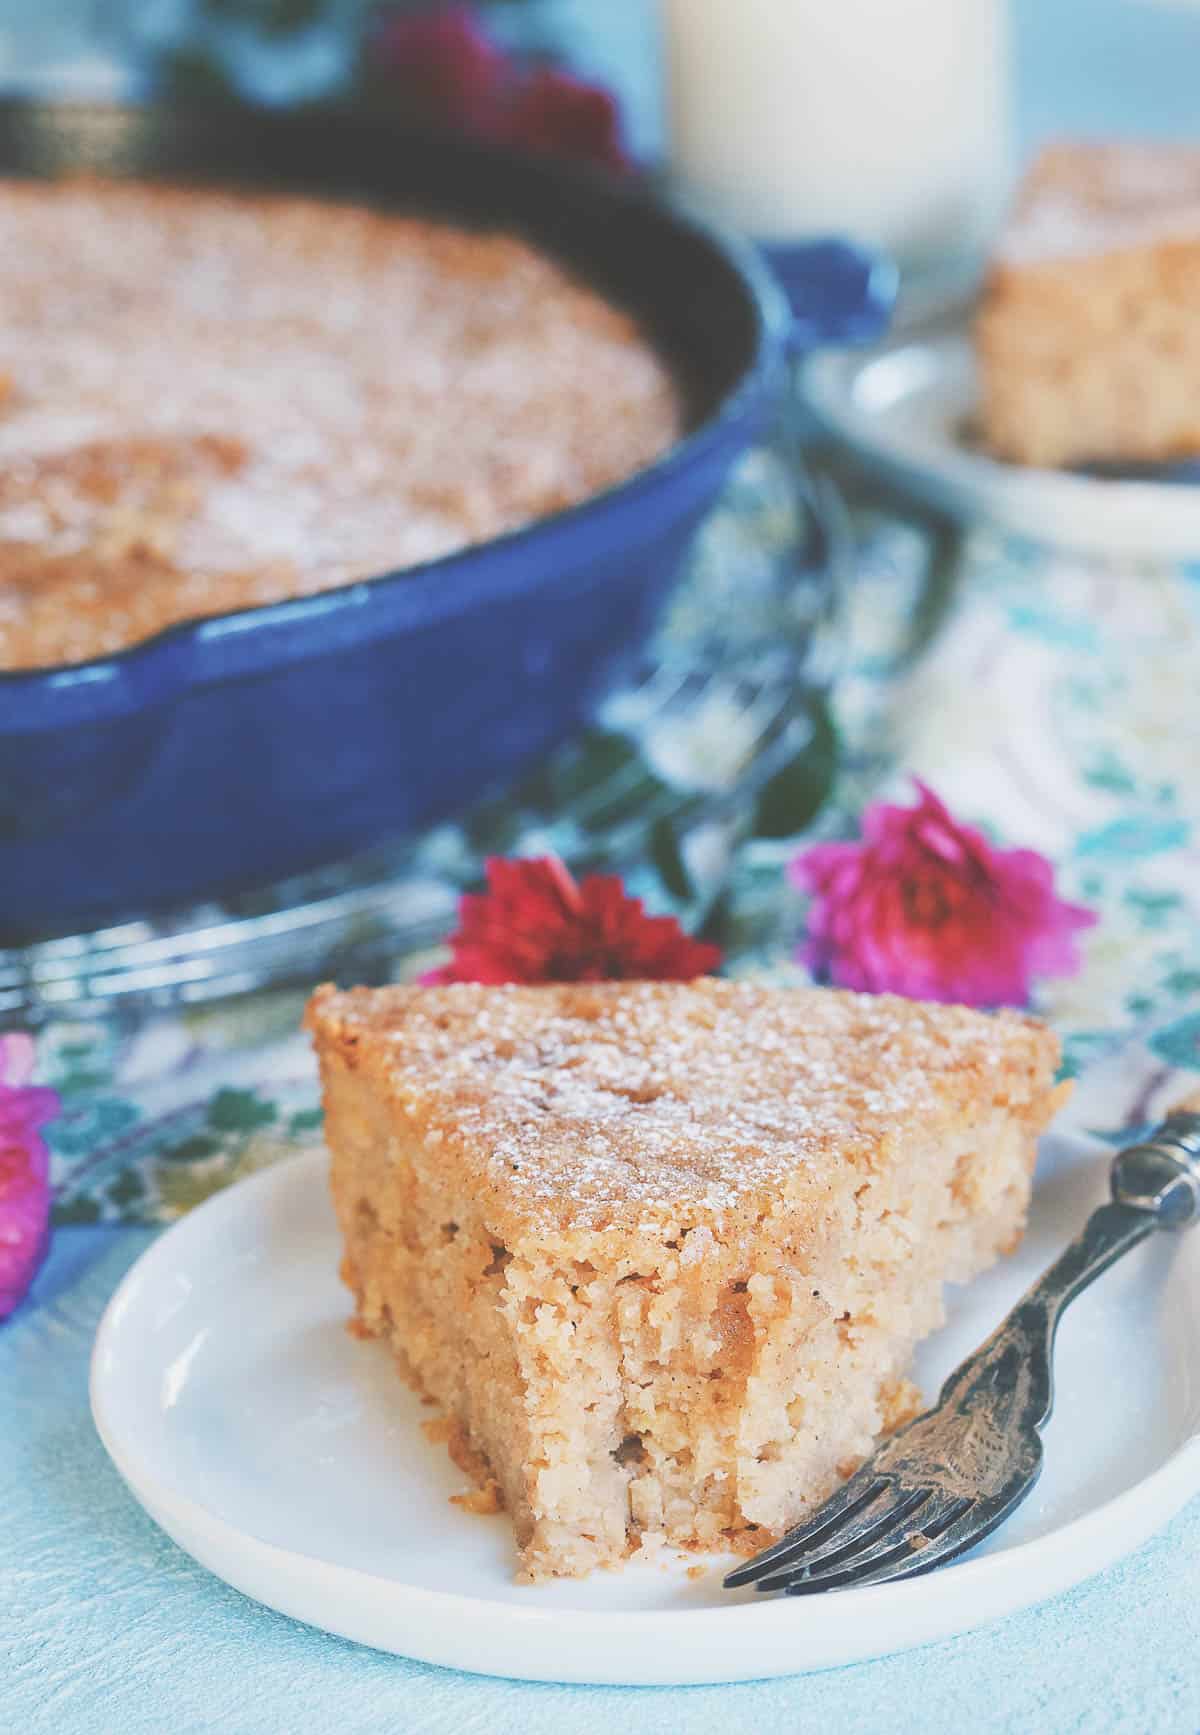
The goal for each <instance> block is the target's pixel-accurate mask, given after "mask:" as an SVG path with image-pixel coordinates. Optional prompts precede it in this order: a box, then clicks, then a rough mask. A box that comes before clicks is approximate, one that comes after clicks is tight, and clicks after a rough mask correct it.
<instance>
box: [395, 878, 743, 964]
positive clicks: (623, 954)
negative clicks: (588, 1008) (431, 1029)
mask: <svg viewBox="0 0 1200 1735" xmlns="http://www.w3.org/2000/svg"><path fill="white" fill-rule="evenodd" d="M450 946H451V948H452V949H453V953H454V957H453V960H452V961H451V962H450V963H449V964H447V965H446V966H445V968H444V969H441V970H433V971H431V972H430V973H429V975H427V976H426V977H424V978H423V980H424V981H425V982H426V983H427V984H429V985H433V984H435V983H438V982H611V981H630V980H642V981H655V982H689V981H691V980H692V979H693V978H694V977H696V976H706V975H708V974H709V972H710V971H712V970H715V969H716V968H717V965H718V964H719V963H720V962H721V954H720V951H719V950H718V948H717V947H716V946H710V945H708V944H707V943H706V942H705V941H702V940H693V939H691V938H690V937H689V936H688V935H687V934H685V933H684V931H683V929H682V928H681V927H680V926H679V923H678V922H677V921H676V920H675V918H674V917H673V916H648V915H647V914H646V912H645V910H644V909H643V907H642V902H641V899H640V898H631V897H630V896H629V895H628V893H627V892H626V891H625V888H624V886H623V885H622V884H621V882H620V880H619V879H617V877H616V875H615V874H588V875H587V876H586V877H585V878H584V879H582V880H579V881H576V880H575V878H574V876H573V875H572V874H571V873H570V871H569V870H568V869H567V868H566V867H565V866H564V865H563V863H562V862H561V861H559V859H558V857H557V856H552V855H549V856H543V857H541V858H539V859H537V860H530V861H506V860H505V859H504V858H503V857H502V856H493V857H492V859H491V860H490V861H489V862H488V864H487V891H486V892H482V893H479V894H478V895H476V894H474V893H470V892H468V893H467V895H466V896H465V897H463V898H462V899H461V900H460V901H459V927H458V932H457V933H456V934H453V935H452V936H451V938H450Z"/></svg>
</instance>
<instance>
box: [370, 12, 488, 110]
mask: <svg viewBox="0 0 1200 1735" xmlns="http://www.w3.org/2000/svg"><path fill="white" fill-rule="evenodd" d="M375 52H376V55H377V56H378V60H379V64H380V66H381V67H382V68H383V70H384V71H385V72H386V73H387V75H388V88H389V93H394V94H395V96H396V98H397V101H398V106H399V110H400V113H401V114H402V115H403V116H404V117H405V119H408V120H413V121H417V122H424V123H425V124H427V125H433V126H443V127H453V128H455V129H456V130H458V131H460V132H474V133H487V134H491V133H494V132H495V130H496V128H497V126H498V125H499V124H500V122H499V112H500V101H501V96H502V93H503V91H504V88H505V86H506V85H507V83H508V79H509V76H510V63H509V61H508V58H507V56H506V55H505V54H504V53H503V51H502V50H501V49H500V48H499V47H498V45H497V44H496V43H495V42H494V41H493V40H492V38H491V37H490V36H489V35H488V33H487V31H486V30H484V29H483V27H482V26H481V25H480V23H479V21H478V19H477V18H476V17H475V13H474V9H473V8H472V7H470V6H444V7H439V8H438V9H437V10H436V11H434V12H431V13H426V14H421V15H418V16H416V17H407V16H404V15H401V16H400V17H398V18H386V19H385V20H384V21H383V23H382V24H381V25H380V27H379V29H378V32H377V34H376V39H375Z"/></svg>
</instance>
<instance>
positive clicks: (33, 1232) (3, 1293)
mask: <svg viewBox="0 0 1200 1735" xmlns="http://www.w3.org/2000/svg"><path fill="white" fill-rule="evenodd" d="M32 1071H33V1041H32V1039H31V1038H30V1037H28V1036H24V1035H12V1036H0V1319H5V1318H7V1316H8V1315H9V1314H10V1313H11V1312H12V1311H13V1309H14V1307H16V1305H17V1303H18V1302H19V1301H20V1300H21V1298H22V1296H23V1295H24V1294H25V1291H26V1290H27V1289H28V1288H29V1285H30V1284H31V1283H32V1282H33V1278H34V1273H35V1272H36V1271H37V1268H38V1266H39V1265H40V1264H41V1262H42V1258H43V1256H44V1254H45V1251H46V1247H47V1244H48V1241H49V1228H50V1156H49V1153H48V1151H47V1150H46V1146H45V1143H44V1141H43V1140H42V1138H41V1135H40V1133H39V1130H38V1129H39V1128H40V1127H42V1126H44V1125H45V1123H46V1122H47V1121H49V1120H53V1119H54V1117H55V1115H56V1114H57V1113H58V1108H59V1102H58V1095H57V1093H56V1092H55V1091H52V1090H45V1089H39V1088H37V1087H36V1086H34V1085H31V1084H30V1083H29V1082H28V1081H29V1076H30V1074H31V1072H32Z"/></svg>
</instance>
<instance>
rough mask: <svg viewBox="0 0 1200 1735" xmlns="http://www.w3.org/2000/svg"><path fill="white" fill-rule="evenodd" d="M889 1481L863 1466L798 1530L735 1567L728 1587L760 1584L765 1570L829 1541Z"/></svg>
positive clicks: (776, 1566) (728, 1578)
mask: <svg viewBox="0 0 1200 1735" xmlns="http://www.w3.org/2000/svg"><path fill="white" fill-rule="evenodd" d="M887 1486H888V1484H887V1482H885V1481H884V1480H883V1478H882V1477H881V1476H874V1475H870V1474H866V1473H864V1471H862V1470H860V1471H858V1472H857V1474H855V1475H853V1476H851V1478H850V1480H849V1481H848V1482H846V1483H843V1485H842V1487H841V1488H839V1489H838V1491H837V1493H836V1494H831V1495H830V1497H829V1499H828V1500H826V1501H825V1502H824V1504H823V1505H821V1506H818V1507H817V1510H816V1511H815V1512H814V1513H813V1515H812V1517H811V1518H808V1519H806V1520H805V1521H804V1523H803V1524H798V1525H797V1526H796V1528H795V1529H794V1530H789V1531H788V1533H787V1535H786V1536H782V1537H780V1539H779V1541H778V1542H776V1543H774V1544H773V1545H772V1547H770V1548H764V1550H763V1552H762V1553H761V1554H756V1555H755V1556H754V1558H753V1560H748V1561H747V1562H746V1564H745V1565H744V1566H738V1567H735V1568H734V1570H733V1571H732V1572H731V1573H728V1574H727V1575H726V1578H725V1588H726V1590H736V1589H737V1587H738V1586H739V1585H743V1584H756V1583H757V1582H758V1580H759V1579H760V1578H762V1577H763V1576H764V1574H766V1573H769V1572H772V1571H774V1570H775V1569H776V1568H778V1567H781V1566H783V1565H785V1564H786V1563H787V1562H788V1561H790V1560H794V1559H795V1558H796V1556H797V1555H798V1554H802V1553H803V1552H804V1550H805V1549H807V1548H813V1547H815V1546H817V1545H818V1544H820V1543H822V1542H827V1541H828V1540H829V1538H830V1537H831V1536H834V1535H836V1533H837V1532H838V1531H839V1530H840V1529H841V1528H842V1527H843V1526H844V1525H846V1524H848V1523H849V1522H850V1521H851V1520H852V1519H853V1518H856V1517H857V1516H858V1515H859V1513H860V1512H862V1511H864V1510H865V1508H866V1507H867V1506H869V1505H871V1504H872V1503H873V1502H874V1501H876V1500H877V1499H878V1498H879V1496H880V1495H881V1494H882V1493H883V1491H884V1490H885V1488H887Z"/></svg>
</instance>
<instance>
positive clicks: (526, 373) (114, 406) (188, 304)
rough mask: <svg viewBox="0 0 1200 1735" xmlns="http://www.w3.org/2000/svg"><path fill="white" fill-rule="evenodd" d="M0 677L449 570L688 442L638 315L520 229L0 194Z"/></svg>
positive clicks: (105, 197) (179, 202)
mask: <svg viewBox="0 0 1200 1735" xmlns="http://www.w3.org/2000/svg"><path fill="white" fill-rule="evenodd" d="M0 307H2V309H3V318H2V319H0V556H3V560H4V570H3V577H2V578H0V666H7V667H13V666H18V667H19V666H24V665H29V664H36V663H41V662H55V661H75V660H78V659H80V658H82V657H86V656H90V655H95V654H100V653H102V652H104V651H107V650H111V649H114V648H117V647H119V646H120V645H122V644H125V643H128V642H131V641H132V640H135V639H137V638H139V637H142V636H144V635H145V634H147V633H149V632H153V631H155V630H157V629H158V628H159V627H161V626H163V625H165V624H167V623H168V622H169V621H171V620H175V619H183V618H187V617H189V616H194V615H197V614H204V613H212V612H221V611H224V610H225V609H228V608H233V607H237V606H244V605H246V604H252V603H259V602H267V601H272V600H276V599H277V598H279V597H283V596H288V595H297V594H306V593H309V592H312V591H317V590H322V589H325V588H327V587H329V586H331V585H336V584H342V583H345V582H347V581H348V580H353V579H355V578H358V577H363V576H368V575H370V574H374V573H379V572H386V571H390V570H392V569H393V568H395V567H400V566H406V565H412V564H415V563H418V562H421V561H425V560H428V559H431V558H434V557H436V556H439V555H444V554H447V553H450V552H452V551H454V550H455V549H458V548H461V547H463V546H465V545H466V544H469V543H471V542H474V541H478V540H482V539H484V538H487V537H491V536H494V535H497V534H499V533H500V532H502V531H505V530H510V529H513V528H515V527H517V526H519V525H520V524H523V523H525V522H527V521H529V520H530V519H532V518H536V517H539V516H543V515H545V514H546V513H548V512H551V511H554V510H557V509H558V508H560V507H562V506H565V505H568V504H571V503H573V502H575V501H577V500H580V499H583V498H585V497H586V496H588V495H589V494H592V493H595V492H597V491H598V490H600V489H602V488H604V487H607V486H609V485H611V484H612V483H614V482H616V481H618V480H620V479H622V478H623V477H625V476H627V475H628V474H629V473H630V472H631V471H633V470H636V469H637V468H639V467H640V466H642V465H643V464H645V463H648V462H649V461H650V460H651V459H653V458H654V457H655V456H657V455H658V454H659V453H660V452H661V451H662V450H663V449H664V448H665V447H667V446H668V445H669V444H670V443H671V442H672V440H673V439H674V438H675V437H676V436H677V433H678V431H679V406H678V403H677V397H676V393H675V390H674V387H673V385H672V383H671V380H670V378H669V376H668V373H667V371H666V369H665V367H664V365H663V364H662V363H661V362H660V361H659V359H658V358H657V356H656V355H655V354H654V352H653V350H652V349H651V348H650V346H649V345H648V344H647V343H646V342H645V341H644V340H643V339H642V338H641V337H640V336H639V334H638V332H637V330H636V327H635V326H634V324H633V322H632V321H631V320H630V319H629V318H628V317H627V316H626V315H625V314H623V313H621V312H619V311H618V310H616V309H614V308H611V307H609V306H608V305H607V304H605V303H604V302H603V301H602V300H601V299H600V298H599V297H598V296H597V295H596V294H595V293H593V292H592V291H591V290H590V289H588V288H586V287H585V286H583V285H581V284H578V283H576V282H574V281H572V279H571V278H570V277H568V276H567V274H566V273H565V272H564V271H563V270H562V269H561V268H560V267H558V266H557V265H555V264H554V263H553V262H552V261H551V260H549V259H547V258H544V257H542V256H541V255H539V254H538V253H536V252H535V251H534V250H533V249H531V248H530V247H528V246H527V245H525V244H524V243H522V242H520V241H519V240H517V239H515V238H513V237H507V236H503V235H473V234H471V235H469V234H467V233H465V232H460V231H456V230H454V229H451V228H449V227H447V226H443V225H438V224H431V223H426V222H422V221H419V220H416V219H409V218H402V217H396V216H388V215H383V214H380V213H376V212H371V211H368V210H365V209H361V208H357V207H352V206H336V205H325V204H319V203H316V202H313V201H306V200H301V199H288V198H251V197H244V198H243V197H235V196H231V195H225V194H220V193H216V192H211V193H210V192H203V191H189V190H184V189H174V188H173V189H153V188H150V187H145V186H121V185H115V184H114V185H107V184H103V183H92V182H65V183H62V184H58V185H54V186H47V185H39V184H36V183H16V182H13V183H2V182H0Z"/></svg>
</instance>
